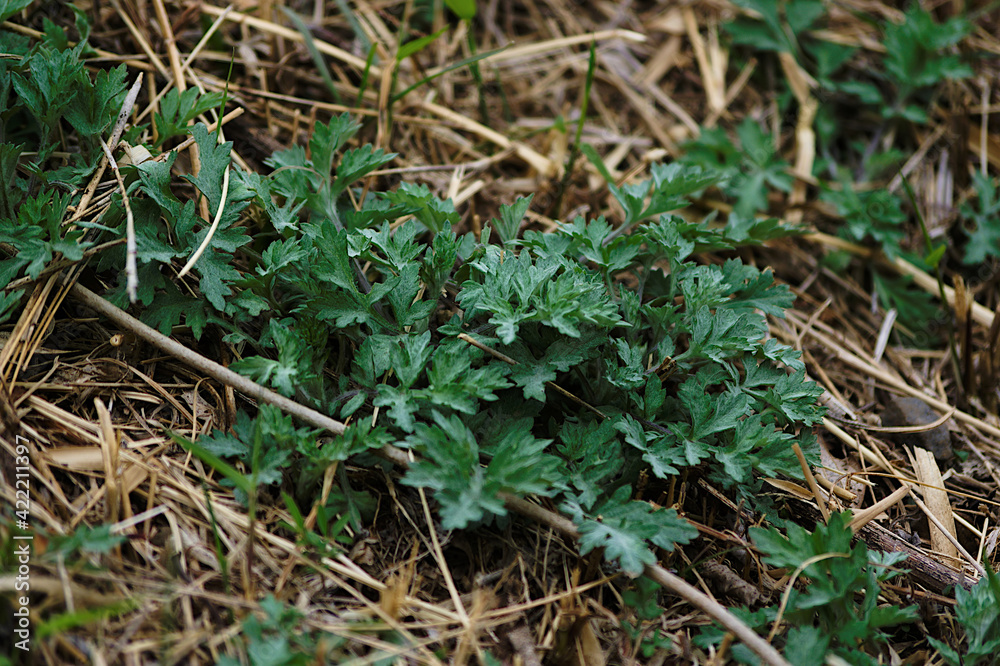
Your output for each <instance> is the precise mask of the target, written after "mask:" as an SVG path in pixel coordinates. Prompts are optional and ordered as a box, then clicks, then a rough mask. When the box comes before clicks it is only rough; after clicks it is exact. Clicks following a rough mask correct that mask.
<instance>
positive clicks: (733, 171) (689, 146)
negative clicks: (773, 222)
mask: <svg viewBox="0 0 1000 666" xmlns="http://www.w3.org/2000/svg"><path fill="white" fill-rule="evenodd" d="M736 138H737V141H736V142H734V141H733V140H732V139H730V138H729V136H728V135H727V134H726V132H725V130H723V129H722V128H714V129H703V130H702V132H701V134H700V135H699V136H698V138H697V139H695V140H693V141H689V142H688V143H686V144H684V150H685V153H684V157H683V158H682V159H681V161H682V162H683V163H684V164H690V165H696V166H700V167H702V168H703V169H707V170H709V171H715V172H717V173H719V174H720V175H721V176H722V182H721V183H720V185H719V187H720V189H721V190H722V191H723V193H725V194H726V195H727V196H729V197H731V198H732V199H733V200H734V204H733V210H734V212H735V213H736V214H737V215H739V216H742V217H749V216H752V215H756V214H758V213H762V212H766V211H767V209H768V202H767V194H768V192H769V191H771V189H772V188H773V189H774V190H777V191H780V192H788V191H790V190H791V188H792V180H793V179H792V176H791V175H790V174H789V173H788V169H789V164H788V162H786V161H785V160H783V159H782V158H781V157H780V155H779V154H778V152H777V151H776V150H775V148H774V141H773V138H772V137H771V136H770V135H768V134H766V133H765V132H764V131H763V130H762V129H761V128H760V125H758V124H757V123H756V122H754V121H753V120H752V119H750V118H746V119H744V120H743V122H742V123H740V125H739V126H738V127H737V128H736Z"/></svg>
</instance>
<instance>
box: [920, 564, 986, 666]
mask: <svg viewBox="0 0 1000 666" xmlns="http://www.w3.org/2000/svg"><path fill="white" fill-rule="evenodd" d="M955 621H956V624H957V625H958V626H959V627H961V628H962V630H963V631H964V632H965V645H964V646H963V647H962V649H961V652H959V651H957V650H955V649H953V648H952V647H951V646H949V645H948V644H947V643H945V642H944V641H939V640H936V639H934V638H930V637H928V639H927V640H929V641H930V643H931V645H933V646H934V648H935V649H936V650H937V651H938V652H939V653H940V654H941V656H942V657H943V658H944V660H945V663H947V664H948V665H949V666H960V665H961V666H977V665H978V664H994V663H996V655H997V649H1000V576H997V574H996V573H995V572H994V571H993V570H992V568H991V567H989V566H987V567H986V576H984V577H983V578H980V579H979V581H978V582H977V583H976V584H975V585H973V586H972V589H971V590H966V589H965V588H963V587H961V586H958V587H956V588H955Z"/></svg>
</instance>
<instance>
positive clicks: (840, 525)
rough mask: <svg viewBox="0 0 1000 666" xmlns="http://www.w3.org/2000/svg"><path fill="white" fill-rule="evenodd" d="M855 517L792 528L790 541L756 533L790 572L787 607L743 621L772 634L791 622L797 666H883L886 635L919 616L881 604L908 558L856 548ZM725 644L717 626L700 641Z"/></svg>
mask: <svg viewBox="0 0 1000 666" xmlns="http://www.w3.org/2000/svg"><path fill="white" fill-rule="evenodd" d="M850 518H851V516H850V513H835V514H832V515H831V516H830V520H829V522H828V523H827V524H826V525H818V526H817V527H816V529H815V530H814V531H812V532H809V531H808V530H806V529H804V528H802V527H800V526H798V525H795V524H790V525H789V526H788V529H787V530H786V532H787V534H784V535H783V534H782V533H781V532H780V531H779V530H777V529H775V528H773V527H770V528H762V527H753V528H750V536H751V537H752V538H753V541H754V545H756V547H757V548H758V549H759V550H760V551H761V552H762V553H763V555H764V558H763V559H764V562H765V563H767V564H768V565H770V566H772V567H777V568H785V569H787V570H788V572H789V573H790V575H791V580H790V581H789V584H788V587H787V589H786V591H785V593H784V594H783V595H782V597H781V603H780V604H778V605H777V606H769V607H767V608H762V609H759V610H757V611H754V612H753V613H751V612H749V611H744V612H743V613H742V617H743V619H744V620H745V621H746V622H747V623H748V624H750V625H751V626H754V627H758V628H760V629H770V630H771V632H772V634H774V633H777V630H778V629H779V627H780V626H781V623H782V622H786V623H788V625H789V629H788V631H787V633H786V634H785V640H784V645H785V647H784V651H783V652H784V655H785V657H786V658H787V659H788V660H789V661H790V662H791V663H793V664H796V665H797V666H799V665H802V666H806V665H813V664H815V665H816V666H819V665H820V664H823V663H828V659H829V658H830V657H836V658H839V659H841V660H843V662H844V663H849V664H866V665H867V664H872V665H874V664H877V663H879V662H878V661H877V660H876V659H875V658H873V657H872V656H871V655H872V654H876V653H877V651H878V649H880V647H881V646H884V645H885V643H886V639H887V636H886V634H885V633H884V629H886V628H888V627H893V626H896V625H900V624H904V623H907V622H912V621H914V620H916V619H917V617H918V616H917V609H916V607H915V606H909V607H907V608H900V607H898V606H892V605H889V604H880V603H879V594H880V587H879V585H880V583H883V582H885V581H887V580H890V579H891V578H893V577H894V576H897V575H899V574H900V573H902V572H901V571H899V570H898V569H895V568H894V567H895V565H896V564H898V563H900V562H902V561H903V560H904V559H905V558H906V555H905V553H877V552H869V550H868V548H867V546H865V544H864V542H861V541H859V542H858V543H856V544H854V545H852V544H851V542H852V540H853V539H854V534H853V532H852V531H851V529H850V527H849V525H848V523H849V521H850ZM801 578H805V579H807V580H808V581H809V584H808V586H802V587H800V586H799V585H797V584H796V583H798V582H799V580H800V579H801ZM721 638H722V632H721V631H720V630H718V629H716V628H713V629H711V630H707V631H705V632H703V633H702V635H701V636H700V637H699V639H698V642H699V643H700V644H702V645H710V644H714V643H718V641H719V640H721ZM859 648H862V649H859ZM733 654H734V656H736V657H737V658H739V659H740V661H743V662H744V663H747V660H748V659H752V657H751V654H750V653H748V652H747V651H746V650H745V648H743V647H742V646H737V647H735V648H734V650H733Z"/></svg>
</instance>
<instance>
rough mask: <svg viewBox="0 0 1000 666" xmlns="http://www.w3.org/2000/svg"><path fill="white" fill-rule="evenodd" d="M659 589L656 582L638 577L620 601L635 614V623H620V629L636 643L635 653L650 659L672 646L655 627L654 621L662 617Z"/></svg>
mask: <svg viewBox="0 0 1000 666" xmlns="http://www.w3.org/2000/svg"><path fill="white" fill-rule="evenodd" d="M661 591H662V590H661V588H660V586H659V585H657V583H656V581H653V580H650V579H649V578H646V577H645V576H639V577H638V578H636V579H635V580H634V581H632V585H631V587H630V588H629V589H627V590H625V591H623V592H622V601H624V602H625V604H626V605H628V606H629V607H631V608H632V609H633V610H634V611H635V614H636V620H637V621H636V622H635V624H633V623H632V622H630V621H629V620H623V621H622V629H623V630H624V631H625V633H626V635H628V637H629V638H630V639H631V640H632V641H633V643H636V648H637V652H638V653H639V654H641V655H642V656H643V657H644V658H646V659H650V658H651V657H652V656H653V654H655V653H656V651H657V650H663V649H669V648H670V646H671V645H672V641H671V640H670V636H667V635H666V634H664V633H662V632H661V631H660V627H658V626H656V624H657V623H656V620H658V619H659V618H660V617H662V615H663V609H662V608H661V607H660V600H659V597H660V593H661Z"/></svg>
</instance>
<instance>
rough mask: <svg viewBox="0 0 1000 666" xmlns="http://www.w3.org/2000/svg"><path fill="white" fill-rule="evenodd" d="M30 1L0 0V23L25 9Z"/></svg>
mask: <svg viewBox="0 0 1000 666" xmlns="http://www.w3.org/2000/svg"><path fill="white" fill-rule="evenodd" d="M31 2H32V0H0V21H6V20H7V19H9V18H10V17H11V16H13V15H14V14H17V13H18V12H19V11H21V10H22V9H26V8H27V7H28V5H30V4H31Z"/></svg>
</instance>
